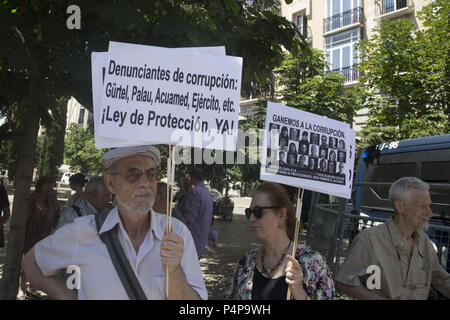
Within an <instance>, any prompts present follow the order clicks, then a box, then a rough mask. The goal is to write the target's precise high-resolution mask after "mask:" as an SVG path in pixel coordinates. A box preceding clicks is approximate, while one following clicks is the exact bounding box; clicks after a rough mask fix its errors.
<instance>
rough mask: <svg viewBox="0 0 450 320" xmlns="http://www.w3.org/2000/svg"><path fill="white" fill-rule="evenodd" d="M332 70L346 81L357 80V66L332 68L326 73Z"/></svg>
mask: <svg viewBox="0 0 450 320" xmlns="http://www.w3.org/2000/svg"><path fill="white" fill-rule="evenodd" d="M332 72H334V73H339V74H342V75H343V76H344V78H345V82H346V83H347V82H354V81H358V76H359V72H358V67H357V66H350V67H345V68H340V69H333V70H330V71H328V72H327V73H332Z"/></svg>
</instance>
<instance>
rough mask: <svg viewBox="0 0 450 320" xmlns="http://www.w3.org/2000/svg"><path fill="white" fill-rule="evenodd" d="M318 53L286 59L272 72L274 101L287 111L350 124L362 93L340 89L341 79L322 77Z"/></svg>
mask: <svg viewBox="0 0 450 320" xmlns="http://www.w3.org/2000/svg"><path fill="white" fill-rule="evenodd" d="M325 67H326V62H325V59H324V55H323V53H322V52H320V51H318V50H316V49H312V52H311V54H310V55H296V56H295V55H289V56H287V58H286V60H285V61H284V62H283V64H282V66H281V67H280V68H279V69H278V70H277V71H276V72H277V75H278V77H277V79H278V86H279V87H280V88H281V90H279V92H278V95H277V97H278V99H279V100H280V101H282V103H283V104H286V105H288V106H290V107H293V108H297V109H301V110H304V111H308V112H312V113H315V114H319V115H322V116H326V117H329V118H332V119H336V120H339V121H344V122H348V123H350V124H351V123H352V122H353V119H354V117H355V116H356V112H357V111H358V110H359V109H361V108H362V105H363V102H364V99H365V91H364V89H362V88H360V87H353V88H346V87H344V84H345V78H344V76H342V75H340V74H337V73H325V71H324V70H325Z"/></svg>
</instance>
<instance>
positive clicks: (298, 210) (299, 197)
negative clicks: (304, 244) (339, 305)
mask: <svg viewBox="0 0 450 320" xmlns="http://www.w3.org/2000/svg"><path fill="white" fill-rule="evenodd" d="M300 190H301V191H302V192H301V195H300ZM304 192H305V189H301V188H298V193H297V208H296V215H295V235H294V246H293V247H292V257H293V258H294V259H295V252H296V251H297V245H298V233H299V230H300V217H301V215H302V204H303V202H302V201H303V193H304ZM286 299H287V300H291V288H290V287H288V291H287V296H286Z"/></svg>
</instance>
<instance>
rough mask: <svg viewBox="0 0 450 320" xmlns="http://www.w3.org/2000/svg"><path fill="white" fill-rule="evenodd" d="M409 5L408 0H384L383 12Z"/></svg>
mask: <svg viewBox="0 0 450 320" xmlns="http://www.w3.org/2000/svg"><path fill="white" fill-rule="evenodd" d="M406 5H407V0H384V1H383V14H384V13H389V12H393V11H396V10H399V9H402V8H405V7H406Z"/></svg>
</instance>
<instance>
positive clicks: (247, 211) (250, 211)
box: [245, 206, 281, 219]
mask: <svg viewBox="0 0 450 320" xmlns="http://www.w3.org/2000/svg"><path fill="white" fill-rule="evenodd" d="M280 208H281V207H260V206H256V207H254V208H253V209H252V208H247V209H245V215H246V216H247V219H250V216H251V215H252V214H253V215H254V216H255V218H256V219H259V218H261V217H262V215H263V212H262V211H263V209H280Z"/></svg>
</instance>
